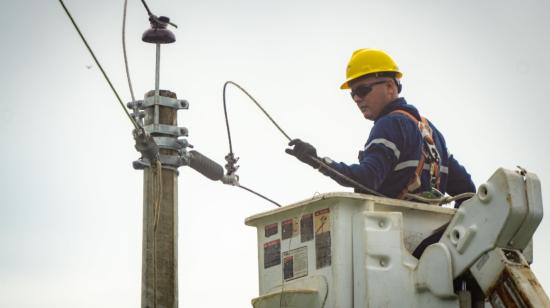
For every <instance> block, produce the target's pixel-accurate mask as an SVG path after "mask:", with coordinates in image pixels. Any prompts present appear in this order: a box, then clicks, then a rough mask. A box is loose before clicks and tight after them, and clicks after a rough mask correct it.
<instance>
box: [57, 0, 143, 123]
mask: <svg viewBox="0 0 550 308" xmlns="http://www.w3.org/2000/svg"><path fill="white" fill-rule="evenodd" d="M59 3H60V4H61V6H62V7H63V10H64V11H65V13H66V14H67V16H68V17H69V19H70V20H71V23H72V24H73V26H74V28H75V29H76V32H78V35H79V36H80V38H81V39H82V42H84V45H86V48H87V49H88V51H89V52H90V54H91V55H92V58H94V61H95V63H96V64H97V67H99V70H101V73H102V74H103V77H104V78H105V81H107V83H108V84H109V87H111V90H112V91H113V93H114V94H115V96H116V98H117V100H118V102H119V103H120V107H122V110H124V113H126V116H128V119H130V121H131V122H132V124H133V125H134V128H135V129H140V126H139V124H138V123H137V122H136V121H135V119H134V118H132V116H131V115H130V113H129V112H128V110H127V109H126V106H124V103H123V102H122V99H121V98H120V96H119V95H118V92H117V91H116V89H115V87H114V86H113V84H112V83H111V80H110V79H109V77H108V76H107V73H105V70H104V69H103V67H102V66H101V64H100V63H99V60H98V59H97V58H96V56H95V54H94V52H93V51H92V48H91V47H90V45H89V44H88V42H87V41H86V38H84V35H83V34H82V32H81V31H80V29H79V28H78V26H77V24H76V22H75V21H74V19H73V16H72V15H71V13H70V12H69V10H68V9H67V7H66V6H65V3H63V0H59Z"/></svg>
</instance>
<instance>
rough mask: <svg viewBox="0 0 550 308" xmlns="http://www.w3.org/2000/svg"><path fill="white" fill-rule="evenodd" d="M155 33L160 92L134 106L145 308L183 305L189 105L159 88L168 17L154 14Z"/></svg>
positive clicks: (146, 37)
mask: <svg viewBox="0 0 550 308" xmlns="http://www.w3.org/2000/svg"><path fill="white" fill-rule="evenodd" d="M149 21H150V22H151V29H149V30H147V31H145V32H144V33H143V37H142V40H143V41H144V42H147V43H152V44H155V45H156V72H155V90H153V91H149V92H148V93H146V94H145V99H144V100H142V101H136V102H131V103H129V104H128V107H129V108H131V109H133V114H132V116H133V117H134V118H135V119H137V120H139V121H140V123H141V119H142V118H143V127H142V128H141V129H136V130H135V131H134V138H135V139H136V149H137V150H138V151H140V152H141V153H142V157H141V158H140V159H139V160H137V161H135V162H134V163H133V165H134V168H135V169H142V170H143V250H142V278H141V307H143V308H157V307H158V308H160V307H163V308H174V307H178V246H177V243H178V185H177V184H178V183H177V180H178V171H177V168H178V167H180V166H182V165H188V163H187V161H186V157H188V156H187V152H186V148H187V146H188V144H187V140H185V139H178V138H179V137H181V136H187V129H186V128H184V127H178V126H177V125H178V121H177V111H178V110H179V109H187V108H188V107H189V105H188V103H187V101H185V100H178V99H177V97H176V94H175V93H173V92H170V91H167V90H160V89H159V80H160V77H159V76H160V46H161V44H169V43H173V42H175V40H176V38H175V36H174V34H173V33H172V32H171V31H169V30H168V29H166V26H167V25H168V24H169V23H170V20H169V19H168V18H167V17H163V16H161V17H156V16H154V15H150V18H149Z"/></svg>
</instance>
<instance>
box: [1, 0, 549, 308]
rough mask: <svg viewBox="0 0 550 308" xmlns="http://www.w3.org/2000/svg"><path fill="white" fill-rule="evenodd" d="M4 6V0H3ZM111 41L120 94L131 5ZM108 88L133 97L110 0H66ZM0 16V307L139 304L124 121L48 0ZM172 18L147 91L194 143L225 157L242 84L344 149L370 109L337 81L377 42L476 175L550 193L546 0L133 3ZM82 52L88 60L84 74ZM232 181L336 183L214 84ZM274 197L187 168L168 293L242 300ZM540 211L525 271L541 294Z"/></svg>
mask: <svg viewBox="0 0 550 308" xmlns="http://www.w3.org/2000/svg"><path fill="white" fill-rule="evenodd" d="M5 2H7V1H5ZM129 2H130V3H129V7H128V22H127V44H128V54H129V63H130V70H131V73H132V78H133V85H134V90H135V92H136V95H137V96H138V97H142V96H143V94H144V93H145V92H147V91H149V90H151V89H153V88H154V64H155V55H154V46H152V45H148V44H145V43H142V42H141V34H142V32H143V31H144V30H146V29H147V28H148V27H149V25H148V22H147V16H146V13H145V11H144V9H143V7H142V6H141V3H140V1H138V0H135V1H129ZM65 3H66V5H67V6H68V8H69V9H70V10H71V11H72V13H73V16H74V17H75V19H76V21H77V23H78V24H79V26H80V27H81V29H82V31H83V32H84V34H85V36H86V37H87V39H88V41H89V43H90V44H91V46H92V48H93V49H94V51H95V52H96V54H97V57H98V58H99V59H100V61H101V62H102V64H103V66H104V68H105V69H106V71H107V73H108V74H109V76H110V77H111V78H112V80H113V83H114V85H115V87H116V88H117V89H118V91H119V92H120V93H121V95H122V96H123V97H124V99H125V100H126V101H129V100H130V95H129V91H128V86H127V83H126V76H125V73H124V63H123V56H122V46H121V27H122V9H123V0H120V1H113V0H96V1H84V0H66V2H65ZM3 4H4V5H3V12H4V14H3V15H4V16H3V18H2V19H0V25H1V27H0V29H2V30H0V31H2V32H1V34H2V35H1V37H2V38H3V44H2V49H1V51H0V53H1V54H0V55H1V57H0V67H1V68H2V69H1V70H0V85H1V88H2V91H1V93H2V100H1V102H0V134H1V137H2V138H1V141H2V147H1V149H2V150H1V151H0V159H1V161H2V164H0V174H1V177H0V195H1V196H2V202H0V210H1V215H0V244H1V247H2V248H1V249H0V306H2V307H52V308H53V307H137V306H139V303H140V287H141V235H142V172H141V171H136V170H133V169H132V167H131V162H132V161H133V160H135V159H137V158H138V157H139V154H138V153H137V152H136V151H135V150H134V148H133V140H132V137H131V125H130V122H129V121H128V119H127V118H125V116H124V114H123V112H122V110H121V108H120V106H118V105H117V102H116V100H115V97H114V96H113V94H112V93H111V92H110V89H109V88H108V86H107V84H106V83H105V81H104V80H103V78H102V77H101V74H100V72H99V70H98V68H97V66H96V65H95V64H94V63H93V60H92V58H91V56H90V55H89V54H88V51H87V50H86V49H85V47H84V45H83V44H82V42H81V41H80V39H79V37H78V35H77V33H76V31H75V30H74V29H73V27H72V25H71V24H70V22H69V20H68V18H67V17H66V16H65V14H64V12H63V11H62V9H61V6H60V5H59V3H58V1H43V0H40V1H39V0H28V1H10V2H9V3H3ZM148 4H149V6H150V8H151V10H152V11H153V12H154V13H156V14H158V15H168V16H169V17H170V18H171V19H172V21H173V22H174V23H176V24H177V25H178V26H179V28H178V29H177V30H174V33H175V34H176V36H177V42H176V43H175V44H172V45H169V46H165V47H163V49H162V60H161V61H162V69H161V87H162V88H164V89H169V90H171V91H173V92H176V93H177V95H178V97H179V98H184V99H187V100H189V102H190V104H191V107H190V109H189V110H188V111H180V113H179V123H180V125H182V126H186V127H187V128H189V132H190V133H189V141H190V143H191V144H193V145H194V146H195V148H196V149H198V150H199V151H201V152H202V153H204V154H206V155H208V156H210V157H211V158H213V159H215V160H217V161H218V162H220V163H225V162H224V161H223V157H224V156H225V155H226V154H227V153H228V146H227V137H226V132H225V123H224V122H223V109H222V100H221V98H222V92H221V91H222V86H223V83H224V81H226V80H233V81H236V82H238V83H240V84H241V85H242V86H244V87H245V88H246V89H248V90H249V91H250V93H252V94H253V95H254V96H255V97H256V98H257V99H258V100H259V101H260V102H261V103H262V104H263V106H264V107H265V108H266V109H267V110H268V111H269V112H270V113H271V115H272V116H273V117H274V118H275V119H276V120H277V121H278V123H279V124H280V125H281V126H282V127H283V129H284V130H285V131H286V132H287V133H288V134H289V135H290V136H291V137H293V138H296V137H299V138H302V139H304V140H307V141H309V142H310V143H312V144H313V145H315V146H316V147H317V149H318V152H319V154H320V155H322V156H330V157H332V158H333V159H335V160H338V161H345V162H350V163H351V162H354V161H355V160H356V155H357V151H358V150H359V149H361V147H362V146H363V145H364V142H365V141H366V139H367V137H368V132H369V130H370V128H371V127H372V123H371V122H368V121H366V120H365V119H364V118H362V115H361V114H360V112H359V111H358V110H357V109H356V108H357V107H356V106H355V105H354V103H353V102H352V100H351V99H350V98H349V94H348V93H347V92H346V91H341V90H339V85H340V84H341V83H342V81H343V80H344V78H345V66H346V64H347V61H348V59H349V57H350V55H351V53H352V52H353V50H355V49H357V48H362V47H376V48H381V49H384V50H386V51H388V52H389V53H390V54H391V55H392V56H393V57H394V59H395V60H396V61H397V63H398V64H399V66H400V68H401V70H402V71H403V72H404V77H403V80H402V82H403V85H404V89H403V92H402V95H403V96H404V97H405V98H406V99H407V100H408V101H409V102H410V103H412V104H414V105H416V106H417V107H418V108H419V109H420V112H421V113H422V114H423V115H424V116H426V117H427V118H429V119H430V120H431V121H432V122H433V123H435V124H436V125H437V127H438V128H439V129H440V130H441V131H442V132H443V133H444V135H445V137H446V140H447V144H448V146H449V149H450V151H451V152H452V153H454V154H455V156H456V157H457V159H459V160H460V162H461V163H463V164H464V165H465V166H466V167H467V168H468V170H469V172H470V173H471V174H472V176H473V179H474V181H475V183H476V185H479V184H481V183H483V182H484V181H486V180H487V179H488V178H489V177H490V176H491V174H492V173H493V172H494V171H495V170H496V169H497V168H498V167H505V168H508V169H514V168H515V166H516V165H521V166H523V167H525V168H526V169H527V170H529V171H532V172H534V173H536V174H538V176H539V177H540V179H541V181H542V187H543V200H550V193H549V191H550V188H549V187H548V184H547V183H548V181H549V180H550V164H548V162H547V159H548V153H549V152H550V146H549V142H548V137H547V133H548V132H549V131H550V121H549V120H548V117H549V116H550V106H549V102H548V98H547V94H546V87H547V86H548V84H549V81H550V77H549V76H550V74H549V71H550V57H549V56H548V55H549V54H550V2H548V1H545V0H539V1H533V0H524V1H512V0H506V1H501V0H500V1H497V0H490V1H473V0H467V1H450V0H443V1H436V0H431V1H427V0H417V1H405V0H386V1H368V0H363V1H350V0H341V1H312V0H307V1H289V0H280V1H265V0H254V1H252V0H235V1H225V2H223V1H220V0H203V1H168V0H157V1H153V0H149V1H148ZM89 66H91V67H90V68H88V67H89ZM228 103H229V106H228V108H229V115H230V119H231V121H232V122H231V124H232V134H233V137H234V140H233V142H234V144H233V145H234V151H235V153H236V155H237V156H239V157H241V160H240V165H241V168H240V169H239V175H240V178H241V183H242V184H243V185H246V186H249V187H251V188H253V189H256V190H258V191H259V192H261V193H264V194H266V195H267V196H269V197H270V198H272V199H274V200H276V201H278V202H280V203H284V204H288V203H293V202H296V201H300V200H303V199H305V198H308V197H311V196H312V195H314V194H315V193H318V192H319V193H322V192H330V191H350V190H349V189H347V188H342V187H340V186H338V185H337V184H336V183H335V182H333V181H332V180H330V179H328V178H326V177H324V176H322V175H321V174H319V173H317V172H315V171H314V170H312V169H311V168H310V167H309V166H306V165H303V164H301V163H299V162H298V161H297V160H295V159H293V158H292V157H289V156H288V155H286V154H285V153H284V148H285V146H286V143H287V141H286V140H285V138H284V137H283V135H281V134H280V133H279V132H278V131H277V130H276V129H275V128H274V127H273V126H272V124H271V123H269V122H268V121H267V120H266V119H265V117H264V116H263V115H262V114H261V113H259V111H258V109H257V108H256V107H255V106H254V105H253V104H252V103H251V102H250V101H248V99H247V98H246V97H245V96H244V95H242V94H241V93H239V92H238V91H237V90H235V89H230V90H229V92H228ZM272 208H273V205H272V204H270V203H267V202H265V201H263V200H262V199H259V198H257V197H255V196H254V195H251V194H248V193H246V192H245V191H242V190H239V189H236V188H233V187H229V186H223V185H222V184H220V183H214V182H211V181H210V180H208V179H206V178H204V177H202V176H201V175H199V174H197V173H196V172H194V171H192V170H189V169H187V168H180V176H179V242H178V245H179V289H180V307H219V306H220V305H221V304H222V303H223V306H224V307H249V306H250V300H251V299H252V298H254V297H256V296H258V276H257V251H256V231H255V230H254V229H253V228H251V227H247V226H245V225H244V219H245V218H246V217H248V216H251V215H253V214H256V213H259V212H262V211H265V210H270V209H272ZM549 235H550V220H549V218H548V217H545V219H544V220H543V222H542V224H541V226H540V227H539V229H538V231H537V233H536V235H535V240H534V246H535V256H534V257H535V258H534V260H535V263H534V266H533V269H534V272H535V274H536V276H537V277H538V278H539V280H540V281H541V283H542V284H543V286H544V287H545V288H546V290H547V292H549V291H550V264H549V263H548V262H547V260H548V259H549V258H550V247H549V246H548V244H547V243H548V240H547V239H548V237H549Z"/></svg>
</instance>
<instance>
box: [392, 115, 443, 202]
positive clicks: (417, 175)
mask: <svg viewBox="0 0 550 308" xmlns="http://www.w3.org/2000/svg"><path fill="white" fill-rule="evenodd" d="M391 113H400V114H402V115H404V116H406V117H407V118H409V119H410V120H411V121H413V122H414V123H416V125H417V127H418V130H419V131H420V134H421V135H422V155H420V159H419V160H418V165H417V166H416V170H415V172H414V174H413V176H412V178H411V180H410V181H409V183H408V184H407V186H406V187H405V188H404V189H403V191H402V192H401V193H400V194H399V196H398V198H399V199H403V197H404V196H405V194H407V193H409V192H414V191H416V190H417V189H418V188H420V186H421V184H422V182H421V178H422V170H424V165H425V164H428V165H429V171H430V191H434V188H435V189H436V191H437V192H439V183H440V176H439V169H440V166H439V165H440V163H441V159H440V156H439V152H438V151H437V148H436V146H435V142H434V139H433V131H432V128H431V127H430V125H429V124H428V120H426V118H424V117H423V116H420V119H421V120H420V121H419V120H418V119H417V118H416V117H415V116H413V115H412V114H411V113H409V112H407V111H405V110H401V109H398V110H394V111H392V112H391Z"/></svg>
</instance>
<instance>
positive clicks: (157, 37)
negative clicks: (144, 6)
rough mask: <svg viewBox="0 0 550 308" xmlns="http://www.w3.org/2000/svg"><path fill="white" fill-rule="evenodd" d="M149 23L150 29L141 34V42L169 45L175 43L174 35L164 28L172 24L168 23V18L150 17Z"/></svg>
mask: <svg viewBox="0 0 550 308" xmlns="http://www.w3.org/2000/svg"><path fill="white" fill-rule="evenodd" d="M149 22H150V23H151V28H150V29H148V30H146V31H145V32H143V35H142V37H141V40H142V41H144V42H146V43H152V44H170V43H173V42H175V41H176V36H175V35H174V33H173V32H172V31H170V30H168V29H167V28H166V27H167V26H168V24H172V23H170V18H168V17H166V16H160V17H156V16H155V15H151V16H150V17H149Z"/></svg>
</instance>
